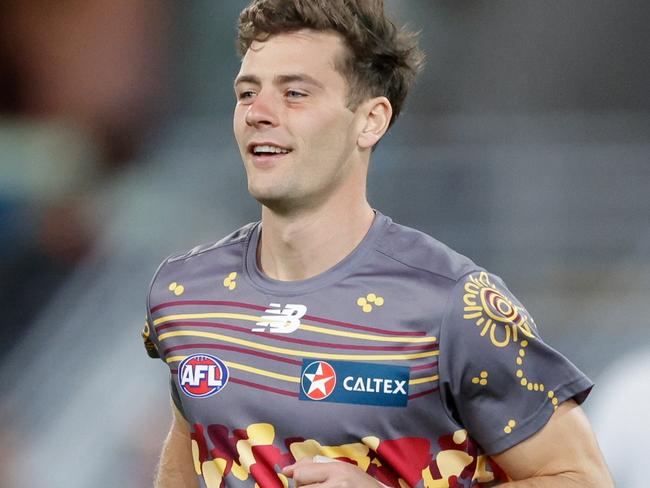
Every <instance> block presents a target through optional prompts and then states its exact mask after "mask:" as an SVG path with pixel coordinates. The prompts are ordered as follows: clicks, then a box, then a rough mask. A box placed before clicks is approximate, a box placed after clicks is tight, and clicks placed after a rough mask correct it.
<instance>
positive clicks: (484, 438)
mask: <svg viewBox="0 0 650 488" xmlns="http://www.w3.org/2000/svg"><path fill="white" fill-rule="evenodd" d="M438 368H439V375H440V380H439V385H440V394H441V397H442V400H443V404H444V406H445V408H446V409H447V413H448V415H449V416H450V418H452V419H454V421H456V423H458V424H459V425H461V426H463V427H464V428H465V429H466V430H467V431H468V432H469V434H470V436H471V437H472V438H473V439H474V440H475V441H476V442H477V443H478V444H479V445H480V446H481V448H482V449H483V451H485V452H486V453H487V454H489V455H492V454H494V453H499V452H503V451H506V450H508V449H510V448H512V447H513V446H517V445H519V444H521V443H522V442H524V441H525V440H526V439H528V438H529V437H531V436H533V435H534V434H535V433H537V432H538V431H539V430H540V429H542V428H543V427H544V426H545V425H546V424H547V423H548V421H549V419H550V418H551V416H552V415H553V414H554V413H555V412H556V411H557V409H558V406H559V405H561V404H562V403H564V402H565V401H567V400H570V399H573V400H576V401H577V402H578V403H580V402H581V401H582V400H583V399H584V398H585V397H586V396H587V394H588V392H589V390H590V389H591V386H592V384H593V383H592V382H591V381H590V380H589V378H587V377H586V376H585V375H584V374H583V373H582V372H581V371H580V370H579V369H578V368H576V367H575V366H574V365H573V364H572V363H571V362H570V361H568V360H567V358H565V357H564V356H563V355H562V354H560V353H559V352H558V351H556V350H555V349H553V348H552V347H551V346H549V345H548V344H546V343H545V342H544V341H543V340H542V338H541V336H540V334H539V331H538V328H537V326H536V324H535V322H534V320H533V318H532V317H531V316H530V314H529V313H528V312H527V311H526V309H525V308H524V306H523V304H521V302H519V301H518V300H517V298H516V297H515V296H514V295H513V294H512V293H511V292H510V290H508V288H507V287H506V286H505V284H504V283H503V281H502V280H501V279H500V278H499V277H497V276H495V275H491V274H489V273H487V272H483V271H476V272H472V273H471V274H469V275H466V276H465V277H464V278H461V279H460V280H459V281H458V283H457V284H456V286H455V287H454V289H453V290H452V291H451V292H450V295H449V305H448V307H447V311H446V314H445V316H444V319H443V321H442V325H441V329H440V339H439V356H438Z"/></svg>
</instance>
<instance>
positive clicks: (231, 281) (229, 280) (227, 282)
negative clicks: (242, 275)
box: [223, 271, 237, 291]
mask: <svg viewBox="0 0 650 488" xmlns="http://www.w3.org/2000/svg"><path fill="white" fill-rule="evenodd" d="M236 279H237V272H235V271H233V272H232V273H230V274H229V275H228V276H226V277H225V278H224V280H223V286H225V287H226V288H228V289H229V290H230V291H233V290H234V289H235V288H237V282H236V281H235V280H236Z"/></svg>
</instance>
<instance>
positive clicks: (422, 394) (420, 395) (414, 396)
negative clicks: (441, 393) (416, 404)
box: [409, 386, 439, 400]
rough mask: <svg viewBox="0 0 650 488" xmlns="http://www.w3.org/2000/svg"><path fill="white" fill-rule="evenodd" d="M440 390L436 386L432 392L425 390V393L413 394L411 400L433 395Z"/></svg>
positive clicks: (410, 396)
mask: <svg viewBox="0 0 650 488" xmlns="http://www.w3.org/2000/svg"><path fill="white" fill-rule="evenodd" d="M438 390H439V388H438V387H437V386H436V387H435V388H431V389H430V390H423V391H418V392H417V393H413V394H412V395H409V400H413V399H414V398H420V397H422V396H424V395H428V394H429V393H433V392H434V391H438Z"/></svg>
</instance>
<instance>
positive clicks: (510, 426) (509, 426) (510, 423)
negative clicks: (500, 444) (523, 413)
mask: <svg viewBox="0 0 650 488" xmlns="http://www.w3.org/2000/svg"><path fill="white" fill-rule="evenodd" d="M516 426H517V422H516V421H515V419H510V420H508V424H507V425H506V426H505V427H504V428H503V431H504V432H505V433H506V434H510V433H512V429H514V428H515V427H516Z"/></svg>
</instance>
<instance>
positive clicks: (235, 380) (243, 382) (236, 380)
mask: <svg viewBox="0 0 650 488" xmlns="http://www.w3.org/2000/svg"><path fill="white" fill-rule="evenodd" d="M171 373H172V374H178V369H172V370H171ZM228 381H232V382H233V383H237V384H238V385H244V386H250V387H251V388H256V389H258V390H264V391H270V392H271V393H278V394H279V395H286V396H290V397H293V398H298V393H297V392H295V391H288V390H281V389H280V388H273V387H272V386H267V385H260V384H259V383H253V382H252V381H246V380H240V379H239V378H233V377H232V376H231V377H230V378H228Z"/></svg>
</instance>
